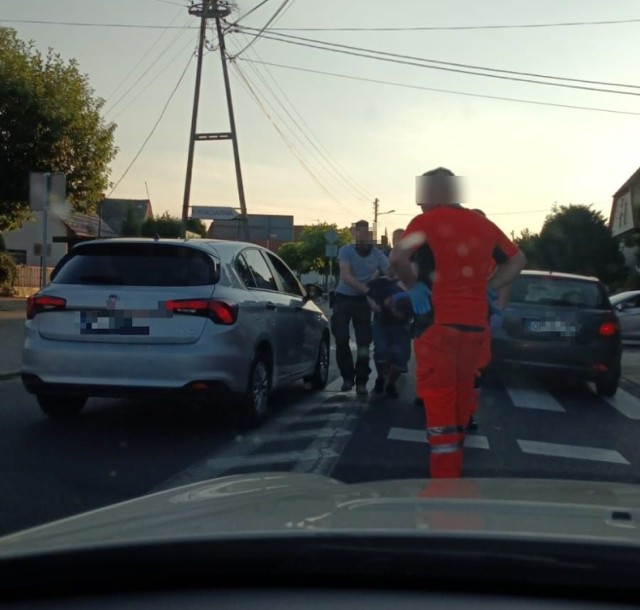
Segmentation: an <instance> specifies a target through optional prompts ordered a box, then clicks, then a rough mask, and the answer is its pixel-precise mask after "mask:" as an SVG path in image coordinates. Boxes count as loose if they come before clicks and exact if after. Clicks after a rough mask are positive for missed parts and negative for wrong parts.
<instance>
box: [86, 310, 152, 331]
mask: <svg viewBox="0 0 640 610" xmlns="http://www.w3.org/2000/svg"><path fill="white" fill-rule="evenodd" d="M134 323H135V318H132V317H130V316H126V315H123V314H122V313H121V312H118V313H116V314H114V315H105V314H104V313H102V312H101V313H95V312H90V311H82V312H80V334H82V335H148V334H149V327H148V326H135V325H134Z"/></svg>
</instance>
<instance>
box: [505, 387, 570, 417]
mask: <svg viewBox="0 0 640 610" xmlns="http://www.w3.org/2000/svg"><path fill="white" fill-rule="evenodd" d="M505 389H506V390H507V393H508V394H509V398H511V402H512V403H513V404H514V406H516V407H519V408H521V409H539V410H540V411H556V412H558V413H565V412H566V411H565V408H564V407H563V406H562V405H561V404H560V403H559V402H558V401H557V400H556V399H555V398H554V397H553V396H551V394H549V392H547V391H546V390H540V389H536V388H522V387H510V386H506V388H505Z"/></svg>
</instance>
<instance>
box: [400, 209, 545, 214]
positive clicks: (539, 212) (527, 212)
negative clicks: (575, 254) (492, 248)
mask: <svg viewBox="0 0 640 610" xmlns="http://www.w3.org/2000/svg"><path fill="white" fill-rule="evenodd" d="M550 211H551V210H550V209H549V208H544V209H540V210H520V211H518V212H486V214H487V216H518V215H523V214H541V213H543V212H546V213H549V212H550ZM418 214H420V212H419V211H416V212H415V213H414V214H411V213H407V212H400V213H396V214H394V216H418Z"/></svg>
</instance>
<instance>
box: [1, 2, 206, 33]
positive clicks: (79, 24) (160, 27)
mask: <svg viewBox="0 0 640 610" xmlns="http://www.w3.org/2000/svg"><path fill="white" fill-rule="evenodd" d="M172 4H173V3H172ZM177 6H183V7H184V8H186V6H184V5H177ZM0 23H29V24H32V25H63V26H70V27H86V28H129V29H135V30H167V29H168V30H179V29H182V28H181V27H180V26H177V25H176V26H171V27H167V26H166V25H161V24H145V23H96V22H88V21H50V20H45V19H2V18H0ZM189 29H192V30H196V29H198V28H196V27H195V26H192V27H190V28H189Z"/></svg>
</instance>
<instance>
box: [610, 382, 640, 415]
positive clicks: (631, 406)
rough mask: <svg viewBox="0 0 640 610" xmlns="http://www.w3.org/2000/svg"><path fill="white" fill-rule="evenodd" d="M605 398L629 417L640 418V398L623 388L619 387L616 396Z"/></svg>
mask: <svg viewBox="0 0 640 610" xmlns="http://www.w3.org/2000/svg"><path fill="white" fill-rule="evenodd" d="M605 400H606V401H607V402H608V403H609V404H610V405H611V406H612V407H613V408H614V409H617V410H618V411H619V412H620V413H622V414H623V415H624V416H626V417H628V418H629V419H636V420H637V419H640V399H639V398H636V397H635V396H634V395H633V394H629V392H626V391H625V390H623V389H622V388H618V391H617V392H616V395H615V396H613V397H612V398H605Z"/></svg>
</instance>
